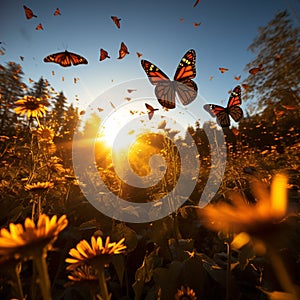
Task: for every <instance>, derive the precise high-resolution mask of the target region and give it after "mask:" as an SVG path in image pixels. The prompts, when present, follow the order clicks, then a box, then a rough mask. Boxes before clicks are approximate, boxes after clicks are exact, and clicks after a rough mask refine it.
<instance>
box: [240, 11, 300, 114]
mask: <svg viewBox="0 0 300 300" xmlns="http://www.w3.org/2000/svg"><path fill="white" fill-rule="evenodd" d="M299 37H300V29H299V27H295V26H293V23H292V20H291V19H290V17H289V14H288V12H287V11H283V12H279V13H277V14H276V15H275V17H274V19H273V20H271V21H270V22H269V23H268V24H267V25H266V26H265V27H260V28H259V33H258V36H257V37H256V38H255V39H254V41H253V43H252V44H251V45H250V46H249V50H250V51H252V52H253V53H257V56H256V58H255V59H254V60H253V61H251V62H250V63H248V64H247V65H246V70H249V69H250V68H253V67H257V66H259V65H260V64H262V70H261V71H259V72H258V73H256V74H255V75H253V74H249V76H248V78H247V79H246V80H245V82H244V83H245V84H247V85H248V87H247V88H246V91H245V97H244V98H245V99H252V98H254V99H257V102H256V103H255V105H256V109H257V110H261V109H262V108H264V107H265V106H266V105H273V104H275V103H277V102H278V101H285V102H289V104H291V103H293V104H294V105H300V89H299V87H300V38H299Z"/></svg>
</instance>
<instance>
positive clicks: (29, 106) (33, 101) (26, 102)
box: [14, 96, 49, 118]
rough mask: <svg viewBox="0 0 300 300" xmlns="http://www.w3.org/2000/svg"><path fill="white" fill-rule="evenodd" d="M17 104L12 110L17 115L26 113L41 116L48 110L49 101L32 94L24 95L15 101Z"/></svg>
mask: <svg viewBox="0 0 300 300" xmlns="http://www.w3.org/2000/svg"><path fill="white" fill-rule="evenodd" d="M15 105H16V106H17V107H16V108H15V109H14V110H15V113H16V114H18V115H26V114H27V117H28V118H30V117H43V116H44V115H45V114H46V111H47V110H48V108H47V106H49V103H48V102H47V101H45V100H41V99H40V98H36V97H34V96H24V98H22V99H19V100H17V101H16V102H15Z"/></svg>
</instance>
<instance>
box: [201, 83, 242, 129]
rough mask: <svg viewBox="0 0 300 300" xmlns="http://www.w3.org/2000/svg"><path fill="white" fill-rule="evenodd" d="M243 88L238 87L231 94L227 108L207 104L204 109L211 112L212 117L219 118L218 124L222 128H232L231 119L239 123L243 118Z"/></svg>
mask: <svg viewBox="0 0 300 300" xmlns="http://www.w3.org/2000/svg"><path fill="white" fill-rule="evenodd" d="M241 104H242V99H241V87H240V86H239V85H237V86H236V87H235V88H234V89H233V91H232V92H231V94H230V97H229V100H228V103H227V107H223V106H220V105H216V104H205V105H204V106H203V108H204V109H205V110H206V111H207V112H209V114H210V115H211V116H212V117H217V122H218V124H219V125H220V126H221V127H229V126H230V117H229V116H231V117H232V119H233V120H234V121H235V122H238V121H239V120H240V119H241V118H242V117H243V110H242V109H241V108H240V105H241Z"/></svg>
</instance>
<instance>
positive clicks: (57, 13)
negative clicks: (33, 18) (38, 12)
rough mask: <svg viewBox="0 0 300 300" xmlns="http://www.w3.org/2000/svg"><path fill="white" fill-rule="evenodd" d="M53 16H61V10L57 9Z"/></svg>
mask: <svg viewBox="0 0 300 300" xmlns="http://www.w3.org/2000/svg"><path fill="white" fill-rule="evenodd" d="M53 15H54V16H58V15H61V13H60V10H59V8H57V9H56V10H55V12H54V13H53Z"/></svg>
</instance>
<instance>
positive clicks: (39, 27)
mask: <svg viewBox="0 0 300 300" xmlns="http://www.w3.org/2000/svg"><path fill="white" fill-rule="evenodd" d="M35 30H44V28H43V25H42V23H39V24H38V25H37V26H36V27H35Z"/></svg>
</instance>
